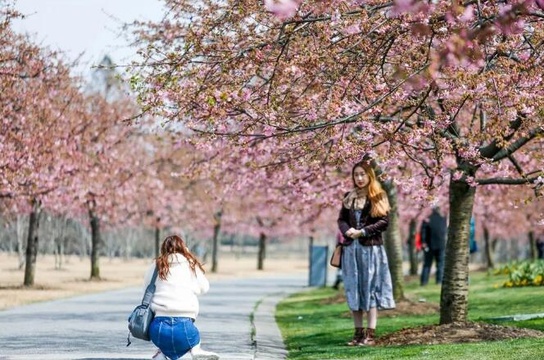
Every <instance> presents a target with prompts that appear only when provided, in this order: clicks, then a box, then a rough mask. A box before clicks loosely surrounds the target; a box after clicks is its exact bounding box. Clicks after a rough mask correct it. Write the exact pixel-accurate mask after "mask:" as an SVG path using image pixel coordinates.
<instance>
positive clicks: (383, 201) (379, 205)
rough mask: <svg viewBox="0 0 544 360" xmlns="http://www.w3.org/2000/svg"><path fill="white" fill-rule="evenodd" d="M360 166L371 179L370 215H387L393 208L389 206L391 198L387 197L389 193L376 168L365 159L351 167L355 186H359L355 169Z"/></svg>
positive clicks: (369, 195)
mask: <svg viewBox="0 0 544 360" xmlns="http://www.w3.org/2000/svg"><path fill="white" fill-rule="evenodd" d="M358 167H359V168H362V169H363V170H364V171H365V173H366V174H367V175H368V178H369V180H370V182H369V183H368V185H367V188H368V195H367V196H368V199H369V200H370V204H371V208H370V215H371V216H372V217H380V216H386V215H387V214H388V213H389V210H391V206H389V199H388V198H387V194H386V193H385V191H384V190H383V188H382V185H381V184H380V181H379V180H378V178H377V176H376V172H375V171H374V168H373V167H372V165H371V164H370V162H369V161H367V160H363V161H359V162H358V163H356V164H355V165H353V169H351V179H352V180H353V186H354V187H355V188H357V185H355V177H354V174H355V169H356V168H358Z"/></svg>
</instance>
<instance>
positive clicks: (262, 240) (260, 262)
mask: <svg viewBox="0 0 544 360" xmlns="http://www.w3.org/2000/svg"><path fill="white" fill-rule="evenodd" d="M265 257H266V234H265V233H264V232H261V233H260V234H259V252H258V254H257V270H263V269H264V259H265Z"/></svg>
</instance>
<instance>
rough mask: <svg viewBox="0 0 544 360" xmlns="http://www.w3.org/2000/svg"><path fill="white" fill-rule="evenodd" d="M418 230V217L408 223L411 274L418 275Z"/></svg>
mask: <svg viewBox="0 0 544 360" xmlns="http://www.w3.org/2000/svg"><path fill="white" fill-rule="evenodd" d="M416 232H417V222H416V219H411V220H410V225H408V241H407V244H408V256H409V258H410V275H413V276H414V275H417V265H418V264H417V249H416Z"/></svg>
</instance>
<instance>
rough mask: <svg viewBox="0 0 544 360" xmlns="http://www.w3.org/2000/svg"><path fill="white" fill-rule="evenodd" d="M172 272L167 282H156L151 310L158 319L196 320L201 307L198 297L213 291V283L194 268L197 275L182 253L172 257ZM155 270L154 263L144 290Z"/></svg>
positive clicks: (160, 280) (148, 273)
mask: <svg viewBox="0 0 544 360" xmlns="http://www.w3.org/2000/svg"><path fill="white" fill-rule="evenodd" d="M169 262H170V273H169V274H168V276H167V278H166V280H162V279H161V278H159V276H157V280H156V281H155V286H156V289H155V294H154V295H153V299H152V300H151V309H152V310H153V311H154V312H155V316H171V317H189V318H192V319H196V317H197V316H198V310H199V304H198V298H197V295H201V294H205V293H206V292H208V290H209V288H210V283H209V282H208V279H206V276H204V273H203V272H202V271H201V270H200V269H199V268H198V266H197V267H196V268H195V270H196V275H195V273H194V272H193V271H192V270H191V268H190V267H189V262H188V261H187V259H186V258H185V257H184V256H183V255H181V254H173V255H170V258H169ZM154 270H155V263H153V264H152V265H151V266H150V267H149V269H148V271H147V273H146V275H145V281H144V291H145V288H146V287H147V285H148V284H149V282H150V281H151V277H152V276H153V271H154Z"/></svg>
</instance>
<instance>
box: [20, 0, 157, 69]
mask: <svg viewBox="0 0 544 360" xmlns="http://www.w3.org/2000/svg"><path fill="white" fill-rule="evenodd" d="M15 8H16V9H17V10H19V12H21V13H23V14H25V15H26V17H25V18H24V19H22V20H17V21H15V22H14V29H15V31H17V32H21V33H28V34H30V36H31V38H32V39H33V40H34V41H35V42H37V43H38V44H40V45H42V46H46V47H49V48H51V49H54V50H61V51H62V52H64V53H65V56H66V59H67V60H68V61H73V60H76V59H77V58H78V56H80V55H82V57H81V60H80V62H81V64H80V65H79V66H78V67H76V69H75V72H76V73H78V74H82V75H84V76H87V75H89V74H90V72H91V71H92V70H91V67H92V66H93V65H96V64H98V63H99V62H100V60H102V58H103V57H104V56H105V55H109V56H110V57H111V58H112V60H113V62H114V63H116V64H126V63H128V62H130V60H131V59H135V57H136V55H135V52H136V51H135V50H134V49H133V48H131V47H130V46H129V44H128V41H127V40H126V39H125V38H124V36H123V34H122V33H121V32H122V30H121V27H122V25H123V23H129V22H132V21H134V20H160V19H161V18H162V16H163V14H164V8H163V1H161V0H16V3H15Z"/></svg>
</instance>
